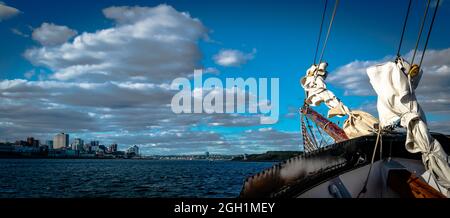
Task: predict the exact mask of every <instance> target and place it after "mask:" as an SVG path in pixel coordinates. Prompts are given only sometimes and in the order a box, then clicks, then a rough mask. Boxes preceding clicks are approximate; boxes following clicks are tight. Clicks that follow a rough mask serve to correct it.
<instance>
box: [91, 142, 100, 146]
mask: <svg viewBox="0 0 450 218" xmlns="http://www.w3.org/2000/svg"><path fill="white" fill-rule="evenodd" d="M99 145H100V142H99V141H91V147H94V146H97V147H98V146H99Z"/></svg>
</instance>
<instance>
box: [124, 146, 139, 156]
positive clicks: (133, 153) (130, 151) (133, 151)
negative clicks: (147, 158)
mask: <svg viewBox="0 0 450 218" xmlns="http://www.w3.org/2000/svg"><path fill="white" fill-rule="evenodd" d="M127 155H129V156H139V147H138V146H137V145H133V146H131V147H129V148H128V149H127Z"/></svg>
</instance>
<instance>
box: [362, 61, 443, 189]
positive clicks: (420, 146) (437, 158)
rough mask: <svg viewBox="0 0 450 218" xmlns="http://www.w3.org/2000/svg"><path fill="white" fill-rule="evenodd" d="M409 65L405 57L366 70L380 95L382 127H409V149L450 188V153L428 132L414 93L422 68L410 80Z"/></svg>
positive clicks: (379, 112) (438, 179)
mask: <svg viewBox="0 0 450 218" xmlns="http://www.w3.org/2000/svg"><path fill="white" fill-rule="evenodd" d="M409 69H410V64H409V63H407V62H406V61H405V60H403V59H402V58H399V59H398V60H397V61H396V62H387V63H384V64H380V65H376V66H373V67H370V68H368V69H367V75H368V76H369V78H370V83H371V84H372V87H373V88H374V90H375V92H376V93H377V95H378V100H377V109H378V114H379V118H380V126H381V127H387V126H391V125H393V124H395V123H398V122H400V125H401V126H402V127H404V128H406V129H407V138H406V145H405V146H406V149H407V150H408V151H409V152H411V153H417V152H421V153H422V161H423V163H424V165H425V167H426V168H427V170H431V172H432V175H433V176H434V177H435V178H436V180H437V181H438V183H439V184H440V185H441V186H443V187H445V188H446V189H449V188H450V166H449V163H448V155H447V154H446V153H445V151H444V150H443V149H442V146H441V144H440V143H439V142H438V141H437V140H435V139H434V138H433V137H432V136H431V135H430V132H429V131H428V126H427V122H426V118H425V114H424V113H423V111H422V109H421V108H420V105H419V103H418V102H417V100H416V96H415V94H414V92H412V93H411V92H410V84H411V88H412V90H415V89H416V87H417V86H418V84H419V81H420V78H421V75H422V71H420V72H419V74H418V75H416V76H415V77H413V78H412V79H411V82H409V78H408V75H407V73H405V72H409Z"/></svg>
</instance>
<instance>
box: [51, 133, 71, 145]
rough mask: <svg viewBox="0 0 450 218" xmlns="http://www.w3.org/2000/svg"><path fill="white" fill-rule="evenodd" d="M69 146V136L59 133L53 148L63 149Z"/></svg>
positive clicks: (54, 138) (54, 139)
mask: <svg viewBox="0 0 450 218" xmlns="http://www.w3.org/2000/svg"><path fill="white" fill-rule="evenodd" d="M68 146H69V134H65V133H58V134H57V135H55V137H53V148H54V149H61V148H66V147H68Z"/></svg>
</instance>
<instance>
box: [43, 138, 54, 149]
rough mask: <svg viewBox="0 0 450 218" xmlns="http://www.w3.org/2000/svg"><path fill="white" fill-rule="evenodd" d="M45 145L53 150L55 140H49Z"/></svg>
mask: <svg viewBox="0 0 450 218" xmlns="http://www.w3.org/2000/svg"><path fill="white" fill-rule="evenodd" d="M45 144H46V145H47V146H48V149H53V140H47V141H45Z"/></svg>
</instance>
